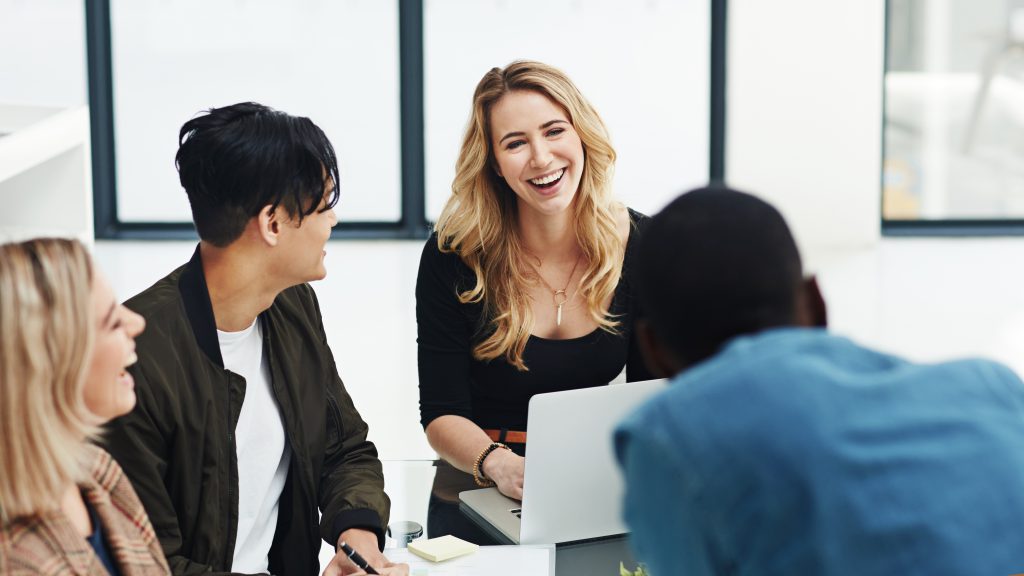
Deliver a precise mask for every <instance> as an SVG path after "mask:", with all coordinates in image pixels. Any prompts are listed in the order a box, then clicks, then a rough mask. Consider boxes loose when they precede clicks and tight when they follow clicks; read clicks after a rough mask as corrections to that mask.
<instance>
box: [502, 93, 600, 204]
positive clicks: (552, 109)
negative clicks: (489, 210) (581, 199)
mask: <svg viewBox="0 0 1024 576" xmlns="http://www.w3.org/2000/svg"><path fill="white" fill-rule="evenodd" d="M489 121H490V129H491V146H492V148H493V150H494V159H495V161H496V164H497V167H496V168H497V171H498V175H499V176H501V177H502V178H503V179H504V180H505V182H507V183H508V185H509V187H510V188H511V189H512V191H513V192H515V194H516V196H517V197H518V199H519V209H520V213H522V211H523V210H524V209H526V210H532V211H536V212H538V213H540V214H542V215H551V214H557V213H560V212H562V211H564V210H565V209H566V208H568V207H569V205H571V204H572V200H573V198H574V197H575V195H576V191H577V190H578V189H579V185H580V178H581V177H582V175H583V159H584V155H583V143H582V141H581V140H580V137H579V134H577V133H576V129H575V128H574V127H573V125H572V123H571V122H570V121H569V117H568V115H567V114H566V112H565V110H563V109H562V108H561V107H560V106H558V105H557V104H555V103H554V102H553V101H552V100H551V99H549V98H548V97H547V96H545V95H543V94H541V93H539V92H533V91H527V90H517V91H513V92H509V93H508V94H506V95H505V96H503V97H502V98H501V99H500V100H498V102H496V103H495V104H494V106H493V107H492V108H491V113H490V119H489Z"/></svg>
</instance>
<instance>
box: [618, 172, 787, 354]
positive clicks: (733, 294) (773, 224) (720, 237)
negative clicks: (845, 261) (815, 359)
mask: <svg viewBox="0 0 1024 576" xmlns="http://www.w3.org/2000/svg"><path fill="white" fill-rule="evenodd" d="M638 260H639V262H638V267H639V269H638V276H639V279H638V283H639V285H638V287H637V292H638V297H639V299H640V305H641V307H642V308H643V312H644V316H645V318H646V319H647V321H648V322H649V323H650V324H651V327H652V328H653V330H654V333H655V335H656V336H657V337H658V338H659V340H661V341H662V343H663V344H664V345H666V346H667V347H668V348H669V349H670V350H671V351H672V352H673V353H674V354H675V355H676V356H677V358H678V359H679V360H680V361H681V362H683V363H684V364H686V365H689V364H693V363H696V362H699V361H701V360H704V359H706V358H709V357H710V356H712V355H714V354H715V353H716V352H717V351H718V349H719V348H720V347H721V346H722V344H724V343H725V342H727V341H728V340H730V339H732V338H733V337H735V336H739V335H742V334H750V333H754V332H758V331H761V330H764V329H766V328H771V327H775V326H787V325H792V324H794V323H795V321H796V301H797V295H798V292H799V289H800V284H801V281H802V266H801V263H800V252H799V250H798V249H797V246H796V242H795V241H794V239H793V235H792V234H791V233H790V230H789V227H788V226H787V225H786V221H785V219H783V217H782V215H781V214H780V213H779V211H778V210H776V209H775V208H774V207H772V206H771V205H770V204H768V203H767V202H765V201H763V200H760V199H758V198H756V197H754V196H751V195H749V194H745V193H743V192H739V191H736V190H732V189H729V188H726V187H724V186H713V187H708V188H701V189H698V190H693V191H691V192H687V193H685V194H683V195H681V196H679V197H678V198H676V199H675V200H674V201H672V203H670V204H669V205H668V206H667V207H665V209H664V210H662V211H661V212H660V213H658V214H657V215H655V216H654V217H653V218H652V219H651V222H650V224H649V226H648V228H647V230H646V231H645V232H644V236H643V239H642V240H641V246H640V254H639V258H638Z"/></svg>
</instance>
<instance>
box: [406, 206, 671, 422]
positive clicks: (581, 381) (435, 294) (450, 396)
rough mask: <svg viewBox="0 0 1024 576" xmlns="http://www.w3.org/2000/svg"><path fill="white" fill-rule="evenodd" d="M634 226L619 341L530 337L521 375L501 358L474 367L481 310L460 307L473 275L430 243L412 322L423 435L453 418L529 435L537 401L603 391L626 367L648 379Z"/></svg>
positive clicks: (617, 302)
mask: <svg viewBox="0 0 1024 576" xmlns="http://www.w3.org/2000/svg"><path fill="white" fill-rule="evenodd" d="M629 214H630V219H631V221H632V225H631V226H630V231H629V240H628V241H627V244H626V251H625V255H624V259H623V266H622V278H621V280H619V285H618V286H617V287H616V288H615V294H614V296H613V297H612V303H611V308H610V311H611V313H612V314H616V315H618V316H617V318H616V319H617V320H618V321H619V327H618V331H619V334H618V335H615V334H610V333H608V332H606V331H604V330H602V329H600V328H597V329H595V330H594V331H593V332H591V333H589V334H587V335H585V336H581V337H579V338H571V339H567V340H548V339H546V338H540V337H538V336H530V338H529V340H527V342H526V349H525V350H524V352H523V362H525V363H526V367H527V368H528V369H529V370H528V371H525V372H520V371H519V370H517V369H516V368H515V366H513V365H511V364H509V363H508V362H507V361H506V360H505V359H504V358H496V359H494V360H491V361H489V362H483V361H479V360H475V359H474V358H473V355H472V348H473V346H474V344H475V343H476V342H477V341H478V339H479V338H480V336H481V335H482V334H484V333H485V331H486V330H487V328H488V323H487V322H486V321H485V319H484V318H482V315H483V304H482V303H481V304H462V303H460V302H459V299H458V296H457V295H458V293H460V292H462V291H464V290H467V289H469V288H472V287H473V286H474V285H475V282H476V279H475V276H474V275H473V272H472V270H471V269H470V268H469V267H468V266H466V264H465V263H463V261H462V259H461V258H460V257H459V256H458V255H457V254H454V253H450V252H449V253H443V252H441V251H440V250H439V249H438V247H437V235H436V233H435V234H434V235H432V236H431V237H430V239H429V240H427V244H426V246H424V247H423V255H422V256H421V257H420V269H419V274H418V276H417V278H416V323H417V332H418V339H417V343H418V345H419V346H418V352H419V375H420V422H421V423H422V424H423V427H424V428H426V427H427V425H428V424H430V422H431V421H432V420H434V419H435V418H437V417H439V416H444V415H447V414H452V415H456V416H463V417H465V418H468V419H470V420H472V421H473V422H474V423H476V424H477V425H478V426H480V427H481V428H485V429H486V428H494V429H501V428H505V429H508V430H526V413H527V409H528V407H529V403H530V398H531V397H532V396H533V395H534V394H540V393H544V392H556V391H559V390H572V389H576V388H588V387H593V386H603V385H605V384H608V383H609V382H611V381H612V380H614V379H615V377H616V376H618V375H619V373H620V372H622V367H623V366H625V367H626V379H627V380H628V381H631V382H632V381H638V380H648V379H650V378H651V377H652V376H651V375H650V373H649V372H648V371H647V368H646V367H645V366H644V363H643V359H642V358H641V357H640V352H639V349H638V348H637V346H636V341H635V338H634V336H633V319H634V318H636V317H637V315H638V313H637V306H636V302H635V299H634V298H633V290H632V287H633V286H634V285H635V270H634V268H635V265H634V264H633V263H634V262H635V261H636V251H637V244H638V240H639V236H640V235H641V233H642V232H643V229H644V228H645V227H646V225H647V217H646V216H644V215H643V214H640V213H639V212H634V211H633V210H630V211H629Z"/></svg>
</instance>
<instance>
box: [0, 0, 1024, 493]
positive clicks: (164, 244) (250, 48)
mask: <svg viewBox="0 0 1024 576" xmlns="http://www.w3.org/2000/svg"><path fill="white" fill-rule="evenodd" d="M108 5H109V8H110V23H111V48H112V55H111V63H112V72H113V82H112V88H113V92H112V95H111V96H112V104H113V111H114V119H115V121H114V124H113V127H114V131H113V134H114V136H115V142H116V143H115V152H116V157H115V158H116V177H117V198H116V203H117V211H118V217H119V218H120V219H121V220H123V221H125V222H137V223H147V222H175V221H181V220H186V219H187V218H188V210H187V204H186V200H185V196H184V193H183V192H181V191H180V189H179V188H178V186H177V178H176V174H175V172H174V168H173V163H172V158H173V154H174V150H175V148H176V136H177V130H178V128H179V127H180V125H181V123H182V122H183V121H184V120H185V119H187V118H188V117H189V116H191V115H192V114H193V113H195V112H196V111H198V110H200V109H203V108H207V107H210V106H216V105H223V104H227V103H231V102H234V101H238V100H247V99H252V100H257V101H263V102H265V103H267V104H270V105H273V106H275V107H278V108H280V109H282V110H285V111H288V112H290V113H295V114H304V115H308V116H310V117H311V118H313V120H314V121H316V122H317V123H318V124H320V125H321V126H322V127H323V128H324V129H325V131H326V132H327V133H328V135H329V136H330V137H331V139H332V141H333V142H334V144H335V146H336V147H337V149H338V152H339V157H340V163H341V178H342V182H341V189H342V200H341V202H340V204H339V207H338V213H339V216H340V217H341V219H342V220H343V221H346V222H349V223H351V224H352V225H353V226H356V227H358V224H359V223H360V222H389V221H391V222H393V221H396V220H397V218H398V217H399V216H400V215H401V201H400V198H401V182H402V175H401V166H402V163H401V157H400V150H401V145H402V143H401V130H400V117H399V113H398V112H399V108H400V99H401V93H400V90H401V86H400V83H399V81H398V79H399V62H398V44H399V43H398V18H399V11H398V6H399V3H398V2H393V1H383V0H339V1H334V2H328V1H326V0H320V1H314V0H309V1H304V2H295V3H284V2H272V1H271V0H231V1H222V2H213V3H211V2H199V0H180V1H176V2H173V3H172V2H162V1H157V0H111V1H110V2H109V4H108ZM200 6H202V10H203V12H204V14H207V15H208V17H204V18H202V19H200V18H196V17H195V13H196V12H197V11H198V10H199V9H200V8H199V7H200ZM422 8H423V9H422V15H423V54H422V57H423V63H424V69H423V79H424V84H423V110H424V130H423V135H424V148H423V149H424V160H425V166H424V178H423V186H424V187H423V190H422V191H421V193H422V194H423V204H424V206H425V212H426V214H427V217H428V218H429V217H432V216H434V215H436V214H437V213H438V212H439V209H440V206H441V204H442V202H443V200H444V197H445V195H446V194H447V192H448V187H449V184H450V180H451V176H452V173H453V164H454V159H455V156H456V154H457V148H458V143H459V137H460V133H461V130H462V128H463V126H464V124H465V121H466V118H467V117H468V113H469V104H470V97H471V94H472V89H473V86H474V85H475V83H476V81H477V80H478V78H479V77H480V76H481V75H482V74H483V72H484V71H485V70H486V69H487V68H489V67H490V66H501V65H504V64H507V63H508V62H509V61H510V60H512V59H514V58H536V59H540V60H544V61H547V62H549V63H552V64H555V65H557V66H560V67H562V68H563V69H565V70H566V71H567V72H568V73H569V74H570V76H572V77H573V79H574V80H575V81H577V83H578V84H579V85H580V87H581V89H582V90H583V92H584V93H585V94H586V95H587V96H588V97H589V98H590V99H591V100H592V101H593V103H594V104H595V105H596V107H597V108H598V110H599V111H600V112H601V114H602V116H603V117H604V119H605V120H606V122H607V123H608V124H609V127H610V129H611V132H612V137H613V141H614V144H615V146H616V148H617V150H618V152H619V154H620V160H619V163H618V167H617V173H616V191H617V194H618V196H619V197H620V198H621V199H622V200H623V201H624V202H626V203H627V204H629V205H631V206H634V207H636V208H638V209H641V210H643V211H647V212H653V211H655V210H657V209H658V208H659V207H660V206H661V205H663V204H664V203H665V202H666V201H667V200H668V199H670V198H671V197H672V196H673V195H674V194H675V193H676V192H678V191H681V190H683V189H686V188H689V187H693V186H695V185H698V184H700V183H702V182H703V181H705V180H706V178H707V175H708V162H709V145H708V142H709V138H710V134H709V132H708V114H709V105H710V104H709V98H708V93H709V77H708V76H709V61H710V52H709V42H710V33H709V24H710V2H707V1H705V0H647V1H643V2H620V1H614V0H595V1H593V2H591V1H579V0H550V1H547V2H544V1H541V0H519V1H516V2H511V1H508V0H486V1H471V0H423V4H422ZM85 21H86V19H85V9H84V6H83V3H82V2H81V1H80V0H0V103H24V104H31V105H35V106H57V107H74V106H80V105H84V104H86V103H87V99H88V98H87V94H88V91H87V77H88V71H87V54H86V50H85V44H86V42H85V41H86V37H85ZM278 24H279V25H280V28H281V30H282V32H281V33H280V34H266V33H255V32H254V31H257V30H267V29H269V28H270V27H272V26H277V25H278ZM275 29H276V28H275ZM887 33H888V36H887ZM1019 39H1024V13H1022V12H1021V11H1020V9H1019V8H1018V7H1017V2H1015V1H1012V0H984V1H980V0H971V1H967V0H927V1H926V0H890V1H889V2H886V1H884V0H858V1H849V0H774V1H772V2H763V1H761V0H732V1H731V2H729V3H728V36H727V68H726V70H727V90H728V92H727V99H726V101H725V110H726V119H727V123H726V128H725V133H724V136H725V143H726V146H725V177H726V180H727V181H728V182H729V183H730V184H732V185H734V186H736V187H739V188H741V189H747V190H750V191H754V192H756V193H758V194H760V195H762V196H763V197H765V198H766V199H768V200H770V201H771V202H773V203H775V204H776V205H777V206H778V207H779V208H780V209H781V210H782V211H783V212H784V214H785V215H786V217H787V218H788V220H789V221H790V224H791V226H792V227H793V228H794V231H795V233H796V235H797V238H798V242H799V243H800V246H801V248H802V250H803V251H804V255H805V259H806V261H807V266H808V268H809V270H811V271H813V272H816V273H818V274H819V275H820V277H821V280H822V284H823V289H824V292H825V296H826V298H827V299H828V301H829V304H830V311H831V315H830V320H831V324H832V327H833V328H834V330H835V331H837V332H838V333H840V334H844V335H847V336H850V337H852V338H854V339H856V340H858V341H859V342H861V343H864V344H867V345H872V346H876V347H879V348H883V349H886V350H889V351H892V352H895V353H899V354H904V355H907V356H909V357H911V358H914V359H919V360H922V361H927V360H939V359H945V358H949V357H954V356H963V355H984V356H987V357H993V358H996V359H999V360H1001V361H1003V362H1006V363H1007V364H1009V365H1010V366H1012V367H1014V368H1015V369H1017V370H1018V371H1024V291H1022V290H1021V289H1020V287H1021V286H1022V285H1024V267H1022V266H1020V264H1019V263H1020V262H1021V261H1022V258H1021V256H1022V255H1024V241H1022V240H1021V239H1018V238H1015V237H1012V236H1009V237H984V236H982V237H978V236H957V235H952V236H949V235H947V236H941V237H911V238H906V237H892V236H889V235H883V229H885V231H886V232H891V231H892V230H893V228H892V227H891V222H888V221H896V220H899V221H903V222H904V223H905V222H910V223H911V225H910V226H909V228H907V227H904V228H900V226H899V225H898V224H897V226H896V228H895V230H896V233H899V234H905V233H907V230H909V231H910V232H911V233H920V232H921V231H922V229H921V228H920V226H919V225H920V224H921V223H925V224H927V223H928V222H933V223H935V222H937V223H939V224H945V225H948V226H947V227H946V228H945V229H942V230H944V231H945V232H946V233H948V232H950V231H952V232H954V233H963V232H965V231H966V232H973V233H980V234H982V235H986V234H987V235H991V234H992V233H1004V234H1005V233H1015V232H1017V231H1019V226H1018V225H1019V224H1020V222H1019V221H1018V219H1019V218H1021V214H1022V212H1024V197H1022V196H1021V194H1022V193H1024V186H1022V184H1024V180H1022V179H1024V176H1022V175H1024V171H1022V170H1021V168H1022V165H1021V158H1024V156H1022V155H1021V154H1020V152H1021V151H1022V150H1020V149H1019V148H1020V146H1021V144H1022V143H1024V142H1022V139H1021V131H1020V130H1019V126H1020V123H1021V122H1024V114H1021V111H1022V110H1024V109H1022V108H1021V104H1020V102H1024V99H1022V98H1021V95H1022V94H1021V90H1022V86H1024V85H1022V84H1021V80H1020V74H1019V72H1020V69H1021V63H1022V62H1024V57H1020V56H1018V55H1017V54H1018V52H1017V49H1018V47H1019V44H1018V41H1021V42H1024V40H1019ZM887 47H888V53H887V51H886V49H887ZM252 53H257V54H259V58H257V59H255V60H253V59H250V58H244V56H245V55H246V54H252ZM1018 58H1019V60H1018ZM887 65H888V70H889V73H888V74H886V70H887ZM986 78H990V79H991V80H990V82H989V88H988V90H987V92H985V93H984V94H983V92H984V91H982V90H981V89H980V87H981V86H982V85H983V84H984V83H985V79H986ZM979 94H982V96H980V97H979ZM979 98H980V102H981V104H980V105H979V104H978V102H979ZM978 108H980V112H974V110H975V109H978ZM972 119H973V120H972ZM0 161H2V160H0ZM883 191H884V192H885V194H886V195H885V196H883ZM0 199H2V201H3V202H4V204H5V206H7V207H8V208H9V209H12V210H13V213H14V214H15V216H16V215H17V214H18V213H19V212H20V213H23V214H27V215H31V216H26V218H31V219H33V220H32V221H31V222H21V223H19V224H23V225H25V226H27V227H29V228H30V229H36V230H44V231H47V232H59V231H60V229H61V225H60V224H59V222H58V220H59V219H58V218H54V220H53V221H52V222H49V221H39V219H40V216H39V214H40V211H39V207H38V206H34V204H33V203H38V202H39V200H38V199H37V198H33V195H32V194H26V193H25V191H24V189H19V188H18V187H14V188H13V189H12V187H11V186H7V187H3V184H2V183H0ZM69 209H72V208H70V207H68V206H63V205H60V204H51V205H49V206H47V207H46V210H47V211H52V212H53V213H55V214H60V213H61V211H63V210H69ZM44 220H45V219H44ZM89 220H90V221H91V214H90V215H89ZM4 222H5V223H6V222H7V220H5V221H4ZM0 228H2V226H0ZM154 229H157V228H154ZM929 230H934V229H924V230H923V231H924V232H925V233H929ZM942 230H940V232H942ZM5 232H6V234H5V235H6V236H7V237H11V236H12V235H14V234H13V233H11V232H10V231H5ZM19 233H20V232H19ZM931 233H934V232H931ZM422 242H423V241H422V240H397V239H392V240H372V241H371V240H336V241H332V242H331V244H330V245H329V246H328V249H327V250H328V257H327V266H328V271H329V273H328V277H327V279H326V280H324V281H322V282H320V283H318V285H316V289H317V292H318V294H319V295H320V299H321V303H322V307H323V314H324V320H325V325H326V329H327V333H328V337H329V340H330V342H331V345H332V347H333V350H334V353H335V355H336V357H337V362H338V366H339V370H340V372H341V375H342V377H343V378H344V380H345V382H346V383H347V385H348V387H349V389H350V391H351V393H352V395H353V397H354V399H355V401H356V403H357V405H358V406H359V408H360V410H361V411H362V413H363V415H364V417H365V418H366V420H367V421H368V422H369V423H370V426H371V438H372V439H373V440H374V441H375V442H376V443H377V445H378V447H379V449H380V453H381V457H382V458H383V459H384V460H387V461H398V460H429V459H432V458H433V457H434V453H433V451H432V450H431V449H430V448H429V446H428V445H427V442H426V440H425V438H424V436H423V434H422V430H421V429H420V426H419V415H418V404H417V402H418V395H417V394H418V393H417V378H416V346H415V335H416V325H415V318H414V300H413V289H414V285H415V275H416V269H417V264H418V259H419V252H420V250H421V248H422ZM193 246H194V243H193V242H192V241H189V240H163V241H142V240H104V239H100V240H97V241H96V242H95V244H94V250H95V254H96V257H97V259H98V261H99V263H100V265H101V267H102V268H103V269H104V270H105V272H106V273H107V274H108V276H110V278H111V280H112V282H113V285H114V286H115V289H116V290H117V292H118V293H119V294H120V296H121V297H122V298H127V297H129V296H131V295H132V294H134V293H136V292H138V291H140V290H141V289H143V288H145V287H147V286H148V285H150V284H151V283H152V282H154V281H155V280H157V279H158V278H160V277H162V276H163V275H164V274H166V273H167V272H168V271H170V270H171V269H173V268H174V267H176V266H178V265H179V264H181V263H183V262H184V261H185V260H186V259H187V258H188V257H189V255H190V254H191V251H192V249H193ZM722 265H723V266H728V265H730V264H729V263H728V262H723V263H722ZM389 491H391V492H393V494H392V496H393V498H395V500H396V505H397V506H398V507H401V506H402V505H404V502H406V501H413V500H415V501H416V502H419V500H417V499H418V498H420V497H421V496H422V498H423V502H425V497H426V494H425V487H423V486H419V485H416V484H415V482H411V483H410V484H409V485H408V486H398V487H395V486H392V487H389ZM420 492H423V494H420Z"/></svg>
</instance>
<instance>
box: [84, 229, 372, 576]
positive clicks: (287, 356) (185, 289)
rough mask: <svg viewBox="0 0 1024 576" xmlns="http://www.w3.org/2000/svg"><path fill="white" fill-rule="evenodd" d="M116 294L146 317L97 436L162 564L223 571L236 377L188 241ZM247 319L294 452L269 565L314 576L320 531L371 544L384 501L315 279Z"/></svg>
mask: <svg viewBox="0 0 1024 576" xmlns="http://www.w3.org/2000/svg"><path fill="white" fill-rule="evenodd" d="M126 305H127V306H128V308H130V309H132V310H134V311H136V312H138V313H139V314H141V315H142V316H143V317H144V318H145V319H146V322H147V327H146V330H145V331H144V332H143V333H142V334H141V335H140V336H139V337H138V338H137V339H136V350H137V353H138V357H139V360H138V362H137V363H136V364H135V365H134V366H132V367H131V368H130V372H131V374H132V376H133V377H134V378H135V390H136V394H137V396H138V404H137V405H136V407H135V409H134V410H133V411H132V412H131V413H130V414H128V415H126V416H123V417H121V418H118V419H117V420H115V421H114V422H112V423H111V425H110V426H109V430H108V431H107V434H105V437H104V440H103V443H104V445H105V447H106V448H107V450H109V451H110V453H111V454H113V455H114V457H115V458H116V459H117V461H118V462H119V463H120V465H121V467H122V468H123V469H124V471H125V473H126V474H127V475H128V477H129V478H130V479H131V481H132V484H133V485H134V487H135V490H136V492H137V493H138V495H139V497H140V499H141V500H142V503H143V504H144V505H145V508H146V511H147V513H148V514H149V517H150V520H151V521H152V524H153V527H154V529H155V531H156V533H157V535H158V537H159V539H160V543H161V545H162V547H163V550H164V553H165V554H166V555H167V560H168V563H169V564H170V567H171V570H172V571H173V572H174V573H175V574H193V573H208V572H210V571H213V572H226V571H229V570H230V568H231V562H232V556H233V551H234V544H235V532H236V528H237V525H238V468H237V464H238V463H237V459H236V454H235V444H234V429H235V424H236V423H237V421H238V416H239V413H240V410H241V406H242V400H243V398H244V396H245V380H244V378H242V377H241V376H239V375H237V374H234V373H233V372H231V371H229V370H226V369H225V368H224V367H223V361H222V359H221V355H220V346H219V343H218V339H217V332H216V324H215V322H214V317H213V310H212V307H211V305H210V298H209V291H208V289H207V287H206V280H205V277H204V275H203V268H202V262H201V259H200V253H199V249H198V248H196V251H195V254H194V256H193V257H192V259H191V261H189V262H188V263H187V264H185V265H184V266H182V267H180V268H178V269H177V270H175V271H174V272H172V273H171V274H170V275H168V276H167V277H165V278H164V279H162V280H160V281H159V282H157V283H156V284H154V285H153V286H152V287H150V288H148V289H147V290H145V291H143V292H142V293H140V294H139V295H137V296H135V297H133V298H132V299H130V300H129V301H128V302H126ZM259 321H260V322H262V328H263V345H264V354H265V355H266V359H267V360H268V362H269V366H270V374H271V386H272V388H273V391H274V395H275V397H276V400H277V402H278V406H279V408H280V410H281V414H282V418H283V421H284V425H285V432H286V435H287V438H288V442H289V445H290V446H291V450H292V452H291V453H292V457H291V465H290V468H289V472H288V478H287V480H286V482H285V486H284V490H283V492H282V494H281V499H280V503H279V512H278V523H277V529H276V533H275V536H274V543H273V545H272V547H271V551H270V571H271V572H272V573H273V574H278V575H285V576H287V575H291V574H301V575H311V576H315V575H317V574H319V562H318V558H317V556H318V553H319V550H320V542H319V541H320V538H323V539H324V540H325V541H327V542H328V543H329V544H331V545H334V544H335V543H336V542H337V540H338V536H339V535H340V533H341V532H342V531H344V530H346V529H348V528H365V529H368V530H371V531H373V532H375V533H376V534H377V537H378V542H379V543H380V546H381V547H382V548H383V543H384V531H383V527H384V526H386V525H387V520H388V513H389V508H390V502H389V500H388V497H387V495H386V494H385V493H384V478H383V473H382V470H381V463H380V461H379V460H378V458H377V451H376V448H375V447H374V445H373V443H371V442H369V441H368V440H367V439H366V436H367V430H368V428H367V425H366V423H365V422H364V421H363V419H362V418H361V417H360V415H359V413H358V412H357V411H356V409H355V407H354V406H353V403H352V399H351V398H350V396H349V394H348V392H347V391H346V390H345V387H344V385H343V384H342V381H341V378H340V377H339V376H338V372H337V368H336V366H335V363H334V356H333V354H332V353H331V350H330V348H329V347H328V345H327V339H326V334H325V332H324V328H323V321H322V318H321V315H320V309H319V304H318V302H317V298H316V295H315V293H314V292H313V289H312V288H311V287H309V286H308V285H305V284H303V285H299V286H295V287H292V288H289V289H287V290H285V291H284V292H282V293H281V294H280V295H278V297H277V298H276V299H275V301H274V303H273V305H271V307H270V308H268V309H267V310H266V311H264V312H263V313H261V314H260V316H259ZM318 511H319V512H322V518H321V519H320V520H319V522H318V516H317V514H318ZM318 524H319V527H318Z"/></svg>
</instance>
